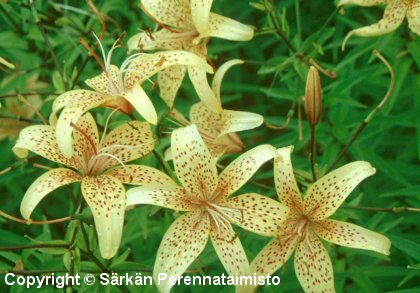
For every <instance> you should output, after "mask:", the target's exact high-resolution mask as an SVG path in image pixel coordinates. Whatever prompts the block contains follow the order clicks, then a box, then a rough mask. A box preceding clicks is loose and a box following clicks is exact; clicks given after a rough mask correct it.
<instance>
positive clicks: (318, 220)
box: [13, 0, 419, 292]
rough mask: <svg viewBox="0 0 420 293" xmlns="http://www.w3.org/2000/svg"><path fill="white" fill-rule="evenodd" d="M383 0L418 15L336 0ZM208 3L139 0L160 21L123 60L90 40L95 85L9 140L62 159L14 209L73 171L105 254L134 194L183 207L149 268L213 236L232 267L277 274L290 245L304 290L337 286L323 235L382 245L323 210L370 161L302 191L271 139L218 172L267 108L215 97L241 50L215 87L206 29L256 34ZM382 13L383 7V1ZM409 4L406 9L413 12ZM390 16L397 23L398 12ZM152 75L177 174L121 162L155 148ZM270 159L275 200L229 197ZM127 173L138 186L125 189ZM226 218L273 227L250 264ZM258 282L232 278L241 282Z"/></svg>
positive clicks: (135, 40)
mask: <svg viewBox="0 0 420 293" xmlns="http://www.w3.org/2000/svg"><path fill="white" fill-rule="evenodd" d="M379 2H390V4H389V5H390V6H392V5H394V6H395V5H398V7H399V10H397V11H400V10H404V9H405V10H404V13H405V11H406V10H407V7H406V6H407V5H414V6H416V7H415V9H416V10H415V11H417V12H416V13H417V14H418V10H419V7H418V6H419V4H418V1H350V0H347V1H346V0H343V1H342V4H347V3H353V4H360V5H368V4H372V5H373V4H376V3H379ZM397 3H398V4H397ZM405 3H407V5H406V6H404V5H405ZM408 3H410V4H408ZM211 4H212V1H198V0H190V1H187V0H181V1H175V0H165V1H163V0H142V3H141V7H142V9H143V11H144V12H145V13H146V14H147V15H148V16H150V17H151V18H152V19H153V20H154V21H155V22H156V23H157V24H158V25H159V27H160V29H159V30H157V31H155V32H141V33H138V34H137V35H134V36H132V37H131V38H130V40H129V41H128V47H129V50H130V51H137V53H134V54H133V55H131V56H130V57H128V58H127V59H126V60H125V61H124V62H123V63H122V65H121V66H119V67H118V66H115V65H113V64H111V56H112V52H113V50H114V49H115V48H116V47H117V46H118V42H119V41H120V40H118V41H117V42H115V44H114V46H113V47H112V48H111V50H110V51H109V53H108V54H105V50H104V49H103V48H102V45H101V43H100V42H98V43H99V46H100V47H101V51H102V54H103V56H102V57H103V61H100V60H98V62H99V63H100V65H101V67H102V69H103V72H102V73H101V74H100V75H99V76H96V77H93V78H91V79H88V80H86V84H87V85H88V86H89V87H90V88H92V90H84V89H76V90H71V91H68V92H66V93H64V94H62V95H60V96H59V97H57V99H56V100H55V101H54V104H53V106H52V114H51V116H50V125H41V126H29V127H26V128H24V129H23V130H22V131H21V133H20V136H19V139H18V140H17V142H16V145H15V146H14V148H13V151H14V152H15V154H16V155H17V156H19V157H26V156H27V155H28V152H29V151H31V152H34V153H36V154H38V155H40V156H42V157H45V158H47V159H49V160H51V161H54V162H56V163H58V164H60V165H62V166H63V167H60V168H55V169H52V170H50V171H48V172H46V173H45V174H43V175H42V176H41V177H39V178H38V179H37V180H36V181H35V182H34V183H33V184H32V185H31V186H30V187H29V189H28V190H27V192H26V194H25V196H24V198H23V200H22V203H21V213H22V215H23V217H24V218H25V219H30V217H31V214H32V212H33V210H34V209H35V207H36V206H37V205H38V204H39V203H40V201H41V200H42V199H43V198H44V197H45V196H46V195H47V194H49V193H50V192H52V191H53V190H55V189H57V188H59V187H61V186H63V185H67V184H70V183H75V182H81V191H82V194H83V197H84V199H85V201H86V203H87V204H88V206H89V207H90V209H91V211H92V215H93V218H94V222H95V227H96V231H97V237H98V243H99V250H100V253H101V255H102V257H103V258H106V259H109V258H112V257H113V256H114V255H115V254H116V253H117V251H118V248H119V245H120V240H121V235H122V231H123V223H124V214H125V211H126V209H127V208H129V207H132V206H133V205H146V204H147V205H156V206H161V207H165V208H168V209H172V210H174V211H177V212H182V215H181V216H179V217H178V218H177V219H176V220H175V221H174V223H173V224H172V225H171V226H170V228H169V229H168V231H167V232H166V234H165V235H164V237H163V239H162V242H161V244H160V247H159V249H158V251H157V256H156V262H155V266H154V275H155V276H156V275H157V274H158V273H166V274H167V275H171V276H180V275H182V274H183V273H184V272H185V271H186V270H187V269H188V267H189V266H190V265H191V264H192V263H193V262H194V260H196V259H197V257H198V256H199V255H200V253H201V252H202V251H203V249H204V247H205V246H206V243H207V241H208V239H209V238H210V239H211V242H212V244H213V247H214V249H215V251H216V253H217V255H218V257H219V259H220V261H221V263H222V264H223V266H224V268H225V269H226V271H227V272H228V274H230V275H235V274H240V275H244V276H248V275H254V274H257V275H261V276H265V275H267V274H273V273H275V272H276V271H277V270H278V269H279V268H280V267H281V266H282V265H283V264H284V263H285V262H286V261H287V260H288V259H289V258H290V257H291V256H292V254H293V253H294V265H295V271H296V274H297V277H298V279H299V282H300V284H301V286H302V288H303V289H304V290H305V291H306V292H333V291H334V277H333V269H332V264H331V260H330V257H329V255H328V253H327V250H326V248H325V247H324V244H323V243H322V241H321V240H325V241H327V242H330V243H333V244H338V245H342V246H347V247H352V248H358V249H367V250H372V251H376V252H379V253H382V254H386V255H388V254H389V248H390V241H389V240H388V239H387V238H386V237H384V236H382V235H380V234H378V233H375V232H372V231H369V230H367V229H365V228H362V227H359V226H356V225H354V224H351V223H346V222H341V221H337V220H333V219H329V217H330V216H331V215H333V214H334V212H335V211H336V210H337V209H338V208H339V206H340V205H341V204H342V203H343V201H345V199H346V198H347V196H348V195H349V194H350V193H351V192H352V190H353V189H354V188H355V187H356V186H357V185H358V184H359V183H360V182H361V181H362V180H364V179H365V178H366V177H368V176H371V175H373V174H374V173H375V169H374V168H373V167H372V166H371V165H370V164H369V163H368V162H364V161H357V162H353V163H350V164H347V165H345V166H343V167H341V168H338V169H336V170H334V171H332V172H330V173H329V174H327V175H325V176H323V177H322V178H320V179H319V180H317V181H316V182H314V183H313V184H312V185H310V187H309V188H308V189H307V190H306V192H305V195H304V197H302V196H301V192H300V190H299V188H298V185H297V183H296V180H295V177H294V173H293V167H292V163H291V153H292V150H293V147H292V146H289V147H283V148H279V149H276V148H275V147H273V146H271V145H260V146H257V147H255V148H253V149H251V150H249V151H247V152H244V153H242V154H241V155H240V156H239V157H238V158H237V159H235V160H234V161H233V162H232V163H231V164H229V165H228V166H226V167H225V168H224V169H223V170H222V171H221V172H220V173H219V171H218V169H217V160H218V158H220V157H221V156H222V155H223V154H226V153H235V152H241V151H242V150H243V145H242V142H241V140H240V138H239V136H238V135H237V134H236V132H238V131H243V130H248V129H252V128H255V127H258V126H259V125H261V124H262V122H263V117H262V116H261V115H258V114H254V113H248V112H239V111H232V110H227V109H224V108H223V105H222V99H221V95H220V88H221V84H222V80H223V77H224V75H225V73H226V72H227V70H228V69H229V68H230V67H232V66H233V65H237V64H241V63H242V61H241V60H231V61H228V62H226V63H225V64H223V65H222V66H220V68H218V70H217V71H216V72H215V75H214V78H213V81H212V84H211V86H210V85H209V83H208V81H207V74H208V73H213V68H212V66H210V65H209V64H208V62H207V60H206V59H207V49H206V46H207V43H208V40H209V38H210V37H218V38H222V39H227V40H233V41H246V40H250V39H251V38H252V37H253V30H252V28H250V27H249V26H247V25H244V24H242V23H239V22H237V21H235V20H233V19H230V18H227V17H224V16H221V15H218V14H215V13H212V12H210V8H211ZM403 6H404V7H405V8H404V7H403ZM413 10H414V9H413ZM385 14H386V15H385V17H387V15H390V12H386V13H385ZM404 15H405V14H404ZM412 15H413V13H408V12H407V16H408V17H409V20H410V17H414V16H412ZM397 16H398V20H400V19H401V17H403V13H402V12H401V13H397V14H392V17H393V18H395V17H397ZM415 19H416V20H418V17H417V18H415ZM401 20H402V19H401ZM392 24H396V20H395V21H394V20H393V21H392ZM410 25H411V26H410V27H411V28H415V29H416V30H418V28H419V23H418V21H411V22H410ZM380 27H381V25H380V24H378V25H377V27H376V26H375V27H374V29H375V30H374V31H372V29H373V28H370V30H369V28H364V29H360V30H355V31H353V32H351V33H350V34H349V36H350V35H353V34H354V35H363V34H365V35H368V34H369V33H370V34H371V35H374V34H375V33H376V34H377V33H378V32H380ZM382 28H384V26H382ZM387 30H389V27H388V26H387ZM385 32H387V31H385ZM98 41H99V40H98ZM144 51H154V53H144ZM186 73H188V75H189V77H190V79H191V81H192V84H193V86H194V88H195V90H196V92H197V95H198V96H199V98H200V100H201V101H200V102H199V103H196V104H194V105H192V107H191V110H190V115H189V120H188V119H187V118H185V117H184V116H183V115H182V114H181V113H180V112H178V111H176V110H175V109H173V104H174V99H175V97H176V95H177V92H178V89H179V87H180V85H181V83H182V81H183V78H184V76H185V74H186ZM155 74H157V81H158V86H159V88H160V96H161V98H162V99H163V100H164V101H165V103H166V104H167V105H168V107H169V108H171V115H172V116H173V118H174V119H175V120H176V121H178V122H179V124H180V125H182V127H181V128H178V129H176V130H174V131H173V132H172V134H171V146H170V149H168V150H167V152H166V155H165V157H166V159H168V160H173V164H174V168H175V174H176V177H177V179H178V181H179V183H178V182H175V181H174V179H173V178H171V177H169V176H168V175H166V174H165V173H163V172H161V171H159V170H157V169H155V168H152V167H149V166H144V165H138V164H129V162H131V161H134V160H136V159H138V158H142V157H144V156H145V155H147V154H149V153H151V152H152V151H153V150H154V147H155V138H154V137H153V133H152V131H151V127H150V124H156V123H157V122H158V117H157V114H156V111H155V108H154V106H153V104H152V102H151V101H150V99H149V97H148V95H147V93H146V92H145V91H144V90H143V88H142V83H143V82H145V81H147V80H150V79H149V78H150V77H151V76H153V75H155ZM97 107H108V108H112V109H115V110H114V111H113V113H114V112H116V111H120V112H122V113H126V114H131V113H132V111H133V109H134V110H135V111H137V112H138V113H139V114H140V115H141V116H142V117H143V118H144V119H145V120H146V122H141V121H136V120H133V121H128V122H125V123H122V124H121V125H119V126H118V127H116V128H115V129H113V130H111V131H109V132H108V131H107V129H108V124H109V118H108V120H107V121H106V124H105V129H104V131H103V133H102V135H100V134H99V131H98V127H97V125H96V122H95V119H94V117H93V116H92V115H91V114H90V113H89V110H91V109H93V108H97ZM316 119H319V116H318V117H317V118H316ZM270 160H273V162H274V182H275V188H276V191H277V195H278V199H279V200H280V201H277V200H274V199H271V198H268V197H266V196H263V195H260V194H256V193H246V194H241V195H237V196H232V195H233V194H234V193H235V192H236V191H237V190H239V189H240V188H241V187H242V186H243V185H244V184H245V183H246V182H247V181H248V180H249V179H250V178H251V177H252V176H253V175H254V173H255V172H256V171H257V170H258V169H259V168H260V166H261V165H263V164H264V163H266V162H268V161H270ZM125 184H128V185H135V186H137V187H134V188H131V189H129V190H128V191H126V189H125V187H124V185H125ZM232 224H233V225H236V226H239V227H241V228H242V229H245V230H248V231H251V232H253V233H256V234H259V235H263V236H266V237H271V238H272V240H271V241H270V242H269V243H268V244H267V245H266V246H265V247H264V248H263V249H262V251H261V252H260V253H259V254H258V255H257V256H256V257H255V258H254V260H253V261H252V262H251V263H250V262H249V261H248V259H247V256H246V254H245V251H244V248H243V246H242V244H241V241H240V239H239V238H238V237H237V234H236V233H235V231H234V230H233V228H232ZM254 289H255V288H250V287H244V288H237V290H238V291H244V292H246V291H253V290H254ZM159 290H160V291H161V292H169V291H170V290H171V284H170V283H169V282H161V283H160V285H159Z"/></svg>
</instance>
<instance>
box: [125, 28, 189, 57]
mask: <svg viewBox="0 0 420 293" xmlns="http://www.w3.org/2000/svg"><path fill="white" fill-rule="evenodd" d="M127 47H128V50H129V52H131V51H133V50H140V51H141V50H145V51H148V50H179V49H181V48H182V42H180V41H177V33H174V32H171V31H169V30H166V29H161V30H158V31H156V32H144V33H138V34H135V35H134V36H132V37H131V38H130V39H129V40H128V42H127Z"/></svg>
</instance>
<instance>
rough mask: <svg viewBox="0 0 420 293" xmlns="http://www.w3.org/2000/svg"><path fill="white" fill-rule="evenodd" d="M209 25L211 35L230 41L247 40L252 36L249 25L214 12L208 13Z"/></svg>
mask: <svg viewBox="0 0 420 293" xmlns="http://www.w3.org/2000/svg"><path fill="white" fill-rule="evenodd" d="M209 25H210V28H209V36H211V37H218V38H222V39H226V40H231V41H249V40H251V39H252V37H253V36H254V30H253V29H252V28H251V27H250V26H248V25H245V24H243V23H240V22H238V21H236V20H233V19H231V18H227V17H224V16H222V15H218V14H216V13H210V16H209ZM203 37H204V36H203Z"/></svg>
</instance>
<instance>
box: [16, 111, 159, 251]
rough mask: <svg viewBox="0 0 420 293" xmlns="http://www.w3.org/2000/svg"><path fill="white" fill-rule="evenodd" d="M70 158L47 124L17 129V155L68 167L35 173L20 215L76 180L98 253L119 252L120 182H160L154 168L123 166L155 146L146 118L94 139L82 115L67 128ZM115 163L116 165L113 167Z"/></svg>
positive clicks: (89, 122) (122, 203)
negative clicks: (32, 155) (88, 211)
mask: <svg viewBox="0 0 420 293" xmlns="http://www.w3.org/2000/svg"><path fill="white" fill-rule="evenodd" d="M72 127H73V128H74V129H75V131H74V133H73V148H74V149H73V151H74V152H73V156H72V157H71V158H66V157H64V156H63V155H62V154H61V152H60V150H59V148H58V145H57V142H56V139H55V137H56V130H55V128H54V127H52V126H49V125H40V126H29V127H27V128H25V129H23V130H22V132H21V133H20V136H19V139H18V141H17V142H16V145H15V146H14V147H13V151H14V152H15V154H16V155H17V156H19V157H21V158H23V157H26V156H27V155H28V151H32V152H34V153H36V154H38V155H40V156H42V157H45V158H47V159H49V160H51V161H54V162H57V163H59V164H63V165H65V166H67V167H63V168H55V169H52V170H50V171H48V172H47V173H45V174H43V175H42V176H41V177H39V178H38V179H37V180H36V181H35V182H33V183H32V185H31V186H30V187H29V188H28V190H27V191H26V193H25V195H24V197H23V200H22V203H21V207H20V210H21V213H22V216H23V217H24V218H25V219H28V220H29V219H30V216H31V214H32V212H33V210H34V209H35V207H36V206H37V205H38V204H39V202H40V201H41V200H42V199H43V198H44V197H45V196H46V195H47V194H48V193H50V192H52V191H53V190H55V189H57V188H59V187H61V186H64V185H66V184H70V183H74V182H81V189H82V194H83V197H84V198H85V200H86V202H87V204H88V205H89V207H90V209H91V210H92V214H93V218H94V221H95V226H96V230H97V235H98V240H99V241H98V242H99V249H100V252H101V255H102V257H104V258H111V257H112V256H114V255H115V253H116V252H117V250H118V247H119V244H120V240H121V235H122V229H123V222H124V211H125V206H126V205H125V201H126V200H125V189H124V186H123V183H126V184H134V185H140V184H145V183H152V182H153V183H161V184H164V183H165V180H167V179H165V177H164V176H163V175H160V176H159V178H158V177H156V174H155V171H154V169H153V168H150V167H146V166H141V165H126V164H125V163H126V162H129V161H132V160H135V159H138V158H141V157H143V156H144V155H145V154H147V153H149V152H151V151H152V150H153V148H154V139H153V136H152V133H151V130H150V125H149V124H148V123H147V122H139V121H130V122H126V123H124V124H122V125H120V126H119V127H117V128H115V129H113V130H112V131H110V133H108V134H107V135H104V136H103V137H102V139H101V140H99V134H98V128H97V126H96V123H95V121H94V119H93V117H92V116H91V115H90V114H89V113H87V114H85V115H84V116H82V118H81V119H79V121H78V123H77V125H73V126H72ZM117 165H119V166H117Z"/></svg>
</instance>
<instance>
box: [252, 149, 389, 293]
mask: <svg viewBox="0 0 420 293" xmlns="http://www.w3.org/2000/svg"><path fill="white" fill-rule="evenodd" d="M291 151H292V147H287V148H281V149H279V150H278V157H276V158H275V161H274V173H275V174H274V175H275V185H276V190H277V194H278V196H279V198H280V201H281V202H282V203H283V204H284V205H286V206H287V207H289V209H290V214H289V216H288V218H287V220H286V221H285V223H286V224H285V225H284V226H282V227H281V228H280V229H279V230H278V231H276V233H275V234H273V235H272V236H274V237H275V238H274V239H273V240H271V242H269V243H268V244H267V246H266V247H265V248H263V250H262V251H261V252H260V253H259V254H258V255H257V256H256V257H255V259H254V260H253V261H252V263H251V273H256V274H257V275H266V274H273V273H274V272H275V271H276V270H278V269H279V268H280V267H281V266H282V265H283V264H284V263H285V262H286V261H287V260H288V259H289V258H290V256H291V255H292V253H293V251H295V256H294V266H295V271H296V275H297V277H298V280H299V282H300V284H301V286H302V288H303V289H304V291H305V292H334V275H333V268H332V265H331V259H330V257H329V255H328V253H327V250H326V249H325V247H324V245H323V244H322V242H321V241H320V238H321V239H324V240H326V241H328V242H331V243H334V244H338V245H342V246H346V247H351V248H358V249H367V250H372V251H376V252H379V253H382V254H385V255H388V254H389V248H390V245H391V244H390V241H389V239H388V238H386V237H385V236H383V235H380V234H378V233H375V232H373V231H370V230H367V229H365V228H362V227H360V226H356V225H354V224H350V223H346V222H342V221H337V220H333V219H328V217H329V216H331V215H332V214H333V213H334V212H335V211H336V210H337V209H338V207H339V206H340V204H341V203H342V202H343V201H344V200H345V199H346V198H347V196H348V195H349V194H350V192H351V191H352V190H353V189H354V188H355V187H356V186H357V185H358V184H359V183H360V182H361V181H362V180H363V179H365V178H366V177H368V176H371V175H373V174H374V173H375V169H374V168H372V166H371V165H370V164H369V163H368V162H364V161H357V162H353V163H350V164H347V165H345V166H343V167H341V168H338V169H336V170H334V171H332V172H331V173H329V174H327V175H325V176H324V177H322V178H320V179H319V180H318V181H316V182H315V183H314V184H312V185H311V186H310V187H309V189H308V190H307V192H306V196H305V197H304V198H303V199H302V197H301V195H300V192H299V189H298V186H297V184H296V180H295V177H294V175H293V168H292V163H291V160H290V153H291Z"/></svg>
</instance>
